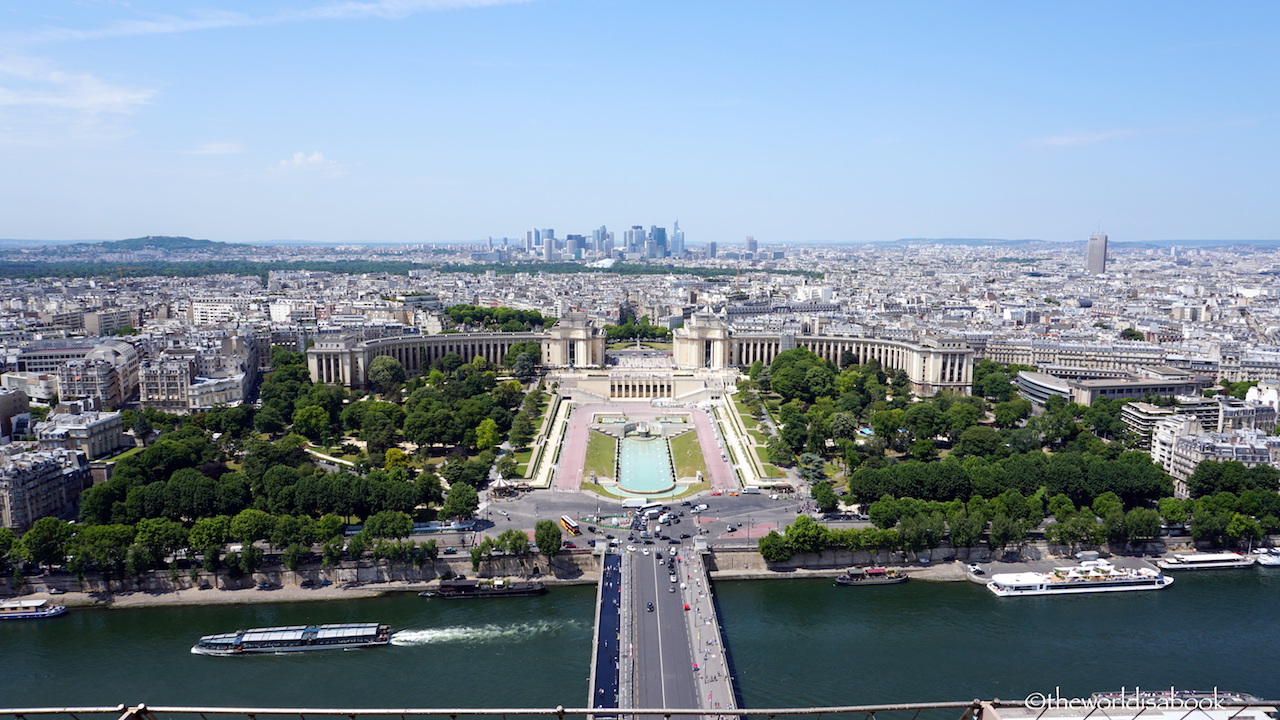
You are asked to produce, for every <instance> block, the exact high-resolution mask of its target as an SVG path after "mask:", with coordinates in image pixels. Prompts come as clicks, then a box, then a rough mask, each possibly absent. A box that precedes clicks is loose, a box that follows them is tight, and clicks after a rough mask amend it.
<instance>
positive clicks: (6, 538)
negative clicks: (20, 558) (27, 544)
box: [0, 527, 18, 570]
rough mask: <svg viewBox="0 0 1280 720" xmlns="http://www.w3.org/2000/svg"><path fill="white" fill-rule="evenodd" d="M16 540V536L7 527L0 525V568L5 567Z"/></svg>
mask: <svg viewBox="0 0 1280 720" xmlns="http://www.w3.org/2000/svg"><path fill="white" fill-rule="evenodd" d="M17 542H18V536H17V535H14V534H13V531H12V530H10V529H9V528H7V527H0V570H3V569H4V568H7V567H8V566H9V563H10V561H11V558H12V556H13V555H12V554H13V548H14V545H16V544H17Z"/></svg>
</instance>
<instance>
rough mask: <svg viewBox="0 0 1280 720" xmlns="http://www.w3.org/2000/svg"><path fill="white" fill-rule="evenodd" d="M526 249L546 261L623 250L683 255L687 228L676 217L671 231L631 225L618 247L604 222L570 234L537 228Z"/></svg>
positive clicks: (529, 235)
mask: <svg viewBox="0 0 1280 720" xmlns="http://www.w3.org/2000/svg"><path fill="white" fill-rule="evenodd" d="M525 252H527V253H532V254H536V255H538V256H540V257H541V258H542V259H543V260H544V261H551V260H553V259H562V260H569V259H574V260H580V259H582V258H583V257H584V255H586V254H588V253H590V254H593V255H595V256H597V257H610V256H613V255H616V254H619V253H620V254H621V255H622V256H623V257H632V258H645V259H652V258H665V257H682V256H683V255H684V253H685V244H684V231H683V230H681V229H680V222H679V221H676V223H675V225H674V226H673V229H672V231H671V232H670V233H668V232H667V229H666V228H664V227H658V226H656V225H650V226H649V229H648V230H645V229H644V226H643V225H632V226H631V227H630V228H628V229H627V230H625V231H623V233H622V245H621V247H618V248H616V252H615V245H614V235H613V233H611V232H609V229H608V228H607V227H605V226H604V225H601V226H600V227H599V228H597V229H595V230H592V231H591V235H590V236H587V235H567V236H565V237H564V238H563V239H559V238H556V234H555V230H552V229H545V230H544V229H538V228H534V229H532V230H530V231H528V233H527V234H526V235H525Z"/></svg>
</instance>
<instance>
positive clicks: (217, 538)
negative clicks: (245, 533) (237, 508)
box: [187, 515, 231, 563]
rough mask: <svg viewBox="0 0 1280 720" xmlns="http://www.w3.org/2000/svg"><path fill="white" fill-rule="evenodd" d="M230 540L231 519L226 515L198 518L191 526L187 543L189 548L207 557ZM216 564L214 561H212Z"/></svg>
mask: <svg viewBox="0 0 1280 720" xmlns="http://www.w3.org/2000/svg"><path fill="white" fill-rule="evenodd" d="M230 538H231V518H229V517H227V516H226V515H216V516H214V517H206V518H200V519H199V520H197V521H196V522H195V524H194V525H192V526H191V534H190V537H189V538H188V540H187V541H188V542H189V543H191V547H192V548H194V549H196V550H198V551H199V552H202V553H204V554H205V556H206V557H208V556H209V555H210V554H214V555H215V557H216V553H217V552H218V551H219V550H220V549H221V548H222V546H223V545H226V544H227V540H229V539H230ZM214 562H215V563H216V562H217V561H216V559H215V560H214Z"/></svg>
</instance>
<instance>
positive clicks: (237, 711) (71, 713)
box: [0, 699, 1277, 720]
mask: <svg viewBox="0 0 1280 720" xmlns="http://www.w3.org/2000/svg"><path fill="white" fill-rule="evenodd" d="M1276 704H1277V703H1276V702H1274V701H1225V702H1219V703H1217V704H1216V705H1215V706H1214V708H1215V709H1208V710H1203V709H1201V710H1197V709H1194V706H1193V707H1192V709H1189V710H1187V711H1185V712H1180V713H1178V714H1177V715H1176V716H1175V717H1177V718H1178V720H1264V719H1266V718H1268V717H1270V716H1271V714H1273V713H1275V712H1276V707H1275V706H1276ZM1117 710H1122V711H1123V712H1122V714H1121V715H1120V717H1124V718H1125V719H1126V720H1139V719H1140V718H1141V717H1142V716H1143V715H1148V716H1149V717H1151V718H1152V720H1158V719H1160V718H1167V717H1169V716H1168V715H1167V714H1166V713H1168V712H1169V708H1167V707H1159V706H1151V707H1136V708H1123V709H1121V708H1116V709H1109V710H1108V709H1101V708H1100V707H1072V708H1070V709H1064V708H1056V709H1054V708H1048V707H1046V706H1045V705H1043V704H1042V705H1041V706H1038V707H1037V706H1029V705H1028V703H1027V701H1016V702H1009V701H1002V700H999V699H996V700H966V701H954V702H921V703H897V704H881V705H846V706H829V707H802V708H738V709H733V710H729V709H725V710H716V711H714V712H711V713H709V712H708V711H707V710H704V709H699V708H625V709H617V710H614V709H607V710H604V709H601V708H565V707H554V708H271V707H186V706H162V705H158V706H154V707H153V706H149V705H133V706H126V705H116V706H97V707H43V708H8V709H5V708H0V720H8V719H9V718H13V719H14V720H55V719H57V720H60V719H61V718H64V717H65V718H70V720H186V719H187V718H189V719H190V720H210V718H217V719H218V720H238V719H239V718H244V719H245V720H259V719H261V718H271V719H273V720H274V718H278V717H288V718H299V719H300V720H325V719H327V718H336V717H338V716H341V717H343V718H345V719H346V720H382V719H383V718H388V717H396V718H400V720H416V719H418V718H423V719H426V720H430V719H434V718H449V719H450V720H458V718H479V717H485V718H503V720H518V719H522V718H529V719H531V720H532V719H538V718H556V720H567V719H569V718H573V719H575V720H576V719H577V718H584V719H586V718H617V719H618V720H633V719H634V720H638V719H640V718H668V719H669V718H696V717H700V718H706V719H708V720H730V719H736V718H746V717H751V718H768V719H769V720H777V719H779V718H791V717H806V716H815V715H816V716H839V717H848V718H855V719H857V720H922V719H923V718H950V719H951V720H1047V719H1048V718H1052V720H1064V719H1068V718H1069V719H1071V720H1090V719H1096V720H1106V719H1107V718H1113V719H1114V718H1116V717H1117V715H1116V712H1117Z"/></svg>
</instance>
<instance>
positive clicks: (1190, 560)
mask: <svg viewBox="0 0 1280 720" xmlns="http://www.w3.org/2000/svg"><path fill="white" fill-rule="evenodd" d="M1253 563H1254V558H1253V556H1252V555H1241V554H1240V553H1233V552H1221V553H1199V552H1197V553H1187V554H1185V555H1174V556H1172V557H1167V558H1161V559H1159V560H1157V561H1156V566H1158V567H1160V568H1162V569H1164V570H1222V569H1227V568H1243V567H1249V566H1250V565H1252V564H1253Z"/></svg>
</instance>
